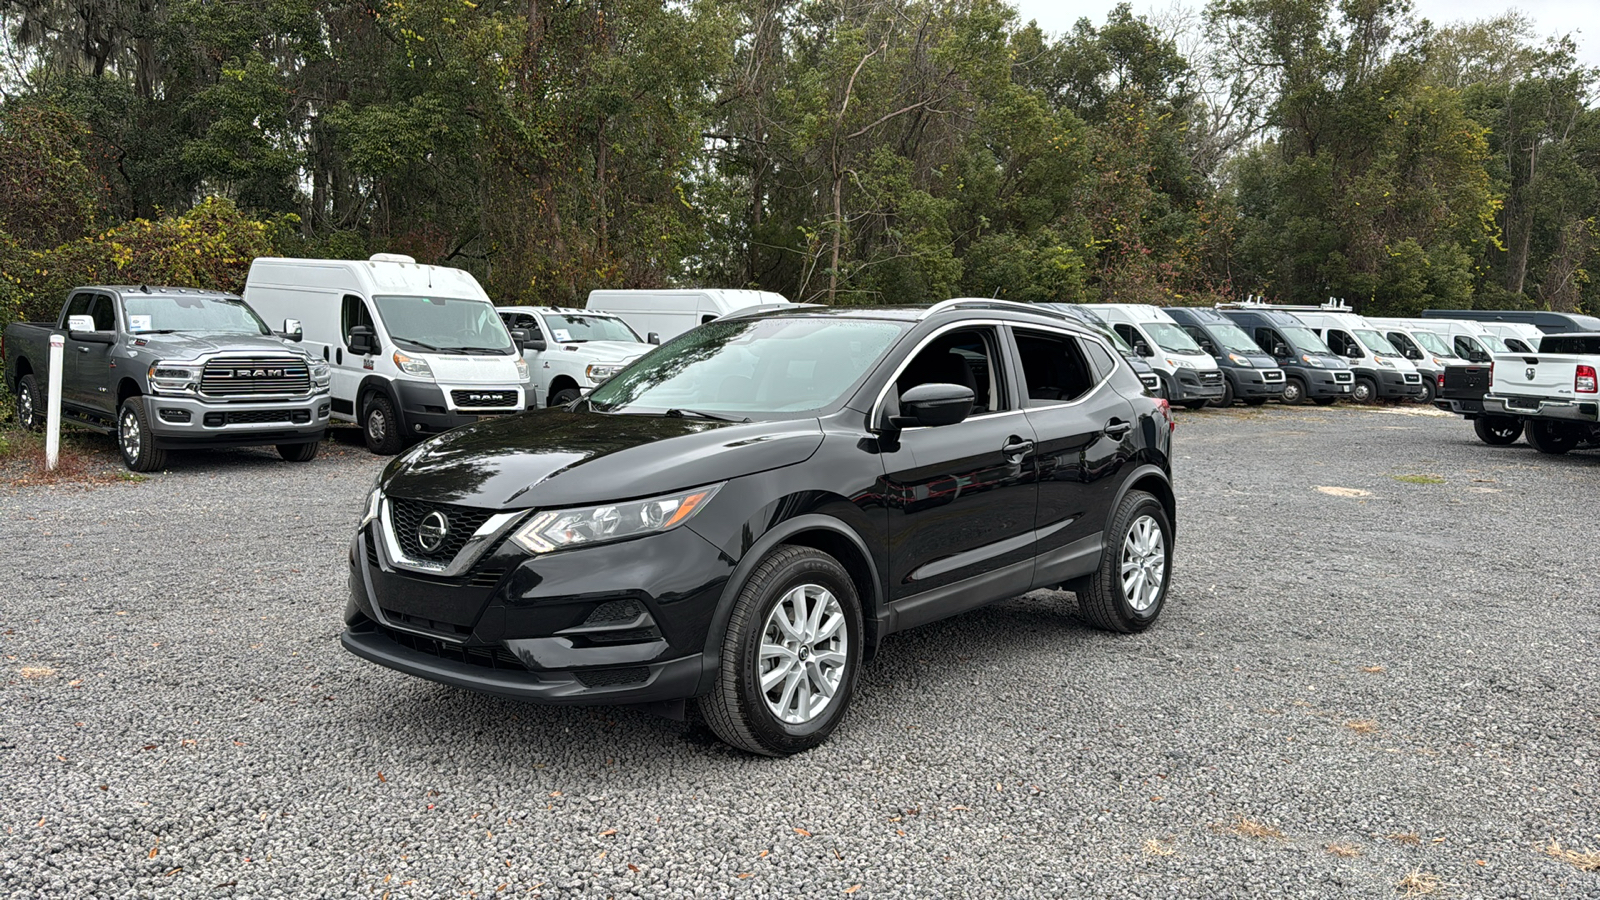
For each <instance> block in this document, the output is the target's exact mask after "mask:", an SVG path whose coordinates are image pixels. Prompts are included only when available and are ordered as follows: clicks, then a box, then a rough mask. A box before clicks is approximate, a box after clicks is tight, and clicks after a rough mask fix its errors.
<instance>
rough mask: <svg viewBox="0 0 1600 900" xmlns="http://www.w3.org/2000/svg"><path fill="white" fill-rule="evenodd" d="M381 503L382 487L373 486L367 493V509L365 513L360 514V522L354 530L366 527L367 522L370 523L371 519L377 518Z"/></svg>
mask: <svg viewBox="0 0 1600 900" xmlns="http://www.w3.org/2000/svg"><path fill="white" fill-rule="evenodd" d="M382 505H383V489H382V488H373V489H372V493H371V494H368V495H367V511H366V512H365V513H362V515H361V524H360V525H358V526H356V530H358V531H359V530H360V529H362V528H365V527H367V526H368V525H369V524H371V523H372V520H374V519H376V518H378V509H379V508H380V507H381V506H382Z"/></svg>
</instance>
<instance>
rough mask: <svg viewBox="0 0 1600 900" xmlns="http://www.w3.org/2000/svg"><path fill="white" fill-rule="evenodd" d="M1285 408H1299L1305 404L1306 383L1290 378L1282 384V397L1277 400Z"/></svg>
mask: <svg viewBox="0 0 1600 900" xmlns="http://www.w3.org/2000/svg"><path fill="white" fill-rule="evenodd" d="M1279 399H1280V400H1281V401H1282V402H1283V403H1284V405H1286V406H1299V405H1300V404H1302V403H1304V402H1306V383H1305V382H1304V381H1301V380H1300V379H1298V378H1290V379H1288V380H1287V381H1285V382H1284V383H1283V396H1282V397H1281V398H1279Z"/></svg>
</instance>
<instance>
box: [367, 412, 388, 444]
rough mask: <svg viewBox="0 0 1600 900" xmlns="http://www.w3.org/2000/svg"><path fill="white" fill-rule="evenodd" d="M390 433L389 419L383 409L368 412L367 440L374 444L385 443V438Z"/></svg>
mask: <svg viewBox="0 0 1600 900" xmlns="http://www.w3.org/2000/svg"><path fill="white" fill-rule="evenodd" d="M388 433H389V417H388V416H385V415H384V414H383V410H381V409H371V410H368V411H367V440H369V441H371V442H372V443H374V444H381V443H383V438H384V436H385V435H387V434H388Z"/></svg>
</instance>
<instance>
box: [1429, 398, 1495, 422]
mask: <svg viewBox="0 0 1600 900" xmlns="http://www.w3.org/2000/svg"><path fill="white" fill-rule="evenodd" d="M1433 405H1434V406H1436V407H1438V408H1439V409H1442V410H1444V411H1445V412H1447V413H1455V414H1456V415H1458V416H1466V417H1467V418H1469V419H1470V418H1473V417H1474V416H1481V415H1483V399H1482V398H1446V397H1440V398H1438V399H1436V400H1434V401H1433Z"/></svg>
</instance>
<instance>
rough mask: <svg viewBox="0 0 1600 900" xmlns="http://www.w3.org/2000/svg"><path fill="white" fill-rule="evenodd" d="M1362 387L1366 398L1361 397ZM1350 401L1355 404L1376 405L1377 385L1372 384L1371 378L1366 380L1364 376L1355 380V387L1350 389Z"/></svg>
mask: <svg viewBox="0 0 1600 900" xmlns="http://www.w3.org/2000/svg"><path fill="white" fill-rule="evenodd" d="M1363 387H1364V388H1366V394H1367V396H1365V397H1362V396H1361V389H1362V388H1363ZM1350 399H1351V400H1354V401H1355V402H1357V403H1363V404H1364V403H1376V402H1378V385H1377V383H1376V382H1374V381H1373V380H1372V379H1371V378H1367V377H1366V376H1362V377H1360V378H1357V379H1356V384H1355V387H1353V388H1351V389H1350Z"/></svg>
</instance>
